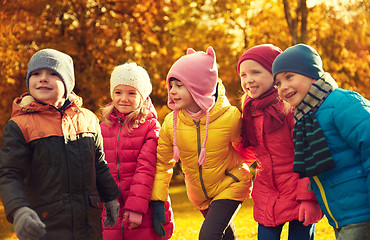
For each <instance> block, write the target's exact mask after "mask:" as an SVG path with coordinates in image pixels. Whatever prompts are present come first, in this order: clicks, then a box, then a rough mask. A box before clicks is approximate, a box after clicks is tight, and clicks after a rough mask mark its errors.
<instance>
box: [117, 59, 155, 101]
mask: <svg viewBox="0 0 370 240" xmlns="http://www.w3.org/2000/svg"><path fill="white" fill-rule="evenodd" d="M120 84H123V85H129V86H131V87H134V88H136V90H137V91H138V92H139V93H140V94H141V96H142V97H143V99H144V100H146V99H147V98H148V97H149V94H150V93H151V92H152V84H151V82H150V78H149V75H148V73H147V71H146V70H145V69H144V68H142V67H140V66H138V65H137V64H136V63H125V64H122V65H119V66H117V67H115V68H114V70H113V72H112V75H111V77H110V95H111V97H112V98H113V90H114V88H115V87H116V86H118V85H120Z"/></svg>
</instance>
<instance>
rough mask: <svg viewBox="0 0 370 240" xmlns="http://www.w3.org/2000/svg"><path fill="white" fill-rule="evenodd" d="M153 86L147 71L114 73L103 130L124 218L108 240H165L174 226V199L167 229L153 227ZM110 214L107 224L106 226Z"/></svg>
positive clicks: (130, 68)
mask: <svg viewBox="0 0 370 240" xmlns="http://www.w3.org/2000/svg"><path fill="white" fill-rule="evenodd" d="M151 92H152V84H151V82H150V78H149V75H148V73H147V71H146V70H145V69H144V68H142V67H140V66H138V65H137V64H136V63H125V64H122V65H119V66H117V67H115V68H114V70H113V72H112V75H111V78H110V93H111V97H112V102H111V103H110V104H108V105H107V106H106V107H105V108H104V109H103V118H104V122H102V123H101V124H100V126H101V130H102V135H103V143H104V153H105V156H106V160H107V162H108V166H109V171H110V173H111V174H112V176H113V178H114V180H115V181H116V184H117V186H118V188H119V190H120V193H121V194H120V196H119V197H118V201H119V202H120V211H119V217H118V220H117V223H116V224H113V225H114V226H113V227H112V228H108V227H104V228H103V237H104V240H121V239H125V240H141V239H143V240H166V239H169V238H171V236H172V233H173V230H174V221H173V214H172V209H171V206H170V201H169V199H168V200H167V199H165V200H164V204H163V207H164V209H165V211H164V213H163V216H161V217H162V220H163V228H161V229H159V231H157V229H156V228H155V227H156V226H155V225H154V224H153V215H155V213H154V208H155V203H153V202H150V196H151V192H152V187H153V181H154V175H155V164H156V160H157V158H156V153H157V142H158V137H159V129H160V124H159V122H158V120H157V113H156V111H155V108H154V106H153V104H152V102H151V100H150V97H149V95H150V93H151ZM105 218H106V215H105V212H104V211H103V212H102V219H103V221H104V220H105Z"/></svg>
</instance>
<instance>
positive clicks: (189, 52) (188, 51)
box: [186, 48, 196, 55]
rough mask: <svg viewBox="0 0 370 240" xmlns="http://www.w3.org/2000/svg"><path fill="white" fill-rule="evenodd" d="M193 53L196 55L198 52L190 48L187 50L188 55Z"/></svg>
mask: <svg viewBox="0 0 370 240" xmlns="http://www.w3.org/2000/svg"><path fill="white" fill-rule="evenodd" d="M192 53H196V51H195V50H194V49H192V48H188V50H186V55H189V54H192Z"/></svg>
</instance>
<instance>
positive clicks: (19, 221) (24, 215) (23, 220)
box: [13, 207, 46, 240]
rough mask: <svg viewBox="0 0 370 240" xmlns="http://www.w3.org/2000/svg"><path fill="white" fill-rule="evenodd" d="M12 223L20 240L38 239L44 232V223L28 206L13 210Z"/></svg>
mask: <svg viewBox="0 0 370 240" xmlns="http://www.w3.org/2000/svg"><path fill="white" fill-rule="evenodd" d="M13 224H14V231H15V233H16V234H17V237H18V238H19V239H20V240H26V239H27V240H33V239H39V238H40V237H42V236H43V235H45V233H46V230H45V224H44V223H43V222H41V220H40V218H39V216H38V215H37V213H36V212H35V211H33V210H32V209H31V208H29V207H21V208H19V209H17V210H16V211H15V213H14V222H13Z"/></svg>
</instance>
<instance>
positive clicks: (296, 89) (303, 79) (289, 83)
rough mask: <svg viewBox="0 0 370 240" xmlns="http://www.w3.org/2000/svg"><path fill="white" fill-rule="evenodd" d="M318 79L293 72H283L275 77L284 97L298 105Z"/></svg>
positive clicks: (290, 102) (279, 90)
mask: <svg viewBox="0 0 370 240" xmlns="http://www.w3.org/2000/svg"><path fill="white" fill-rule="evenodd" d="M315 82H316V80H315V79H313V78H309V77H307V76H305V75H302V74H299V73H293V72H281V73H279V74H277V75H276V77H275V84H276V86H277V88H278V92H279V95H280V97H281V98H282V99H284V100H285V101H286V102H288V103H289V104H290V105H292V106H294V107H295V106H297V105H298V104H300V103H301V102H302V100H303V99H304V98H305V97H306V95H307V93H308V92H309V91H310V89H311V86H312V84H313V83H315Z"/></svg>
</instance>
